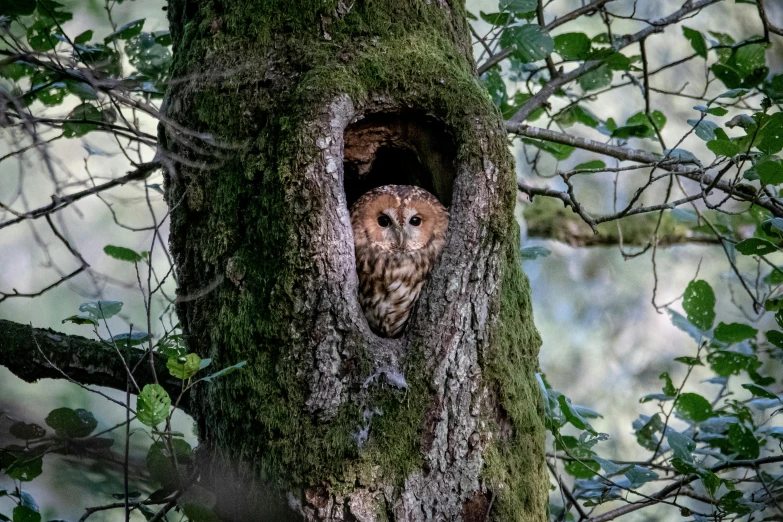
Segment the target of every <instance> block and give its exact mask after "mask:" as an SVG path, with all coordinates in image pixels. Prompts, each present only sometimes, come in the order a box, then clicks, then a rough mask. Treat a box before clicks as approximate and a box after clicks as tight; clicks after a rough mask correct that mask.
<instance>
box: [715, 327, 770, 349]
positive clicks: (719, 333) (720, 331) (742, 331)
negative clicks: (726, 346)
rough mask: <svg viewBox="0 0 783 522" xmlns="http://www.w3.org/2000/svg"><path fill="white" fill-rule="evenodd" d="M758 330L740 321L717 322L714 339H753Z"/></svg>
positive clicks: (728, 340)
mask: <svg viewBox="0 0 783 522" xmlns="http://www.w3.org/2000/svg"><path fill="white" fill-rule="evenodd" d="M758 333H759V331H758V330H756V329H755V328H753V327H751V326H748V325H746V324H741V323H731V324H726V323H719V324H718V326H717V327H716V328H715V339H717V340H719V341H722V342H724V343H730V344H734V343H739V342H742V341H744V340H745V339H753V338H755V337H756V334H758Z"/></svg>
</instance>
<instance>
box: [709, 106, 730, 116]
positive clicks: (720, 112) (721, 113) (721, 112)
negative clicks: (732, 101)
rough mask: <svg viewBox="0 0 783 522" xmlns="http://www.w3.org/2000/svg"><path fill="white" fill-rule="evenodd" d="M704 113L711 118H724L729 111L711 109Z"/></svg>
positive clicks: (721, 108) (720, 108)
mask: <svg viewBox="0 0 783 522" xmlns="http://www.w3.org/2000/svg"><path fill="white" fill-rule="evenodd" d="M704 112H706V113H707V114H712V115H713V116H725V115H727V114H728V113H729V111H728V110H727V109H724V108H723V107H712V108H710V109H705V110H704Z"/></svg>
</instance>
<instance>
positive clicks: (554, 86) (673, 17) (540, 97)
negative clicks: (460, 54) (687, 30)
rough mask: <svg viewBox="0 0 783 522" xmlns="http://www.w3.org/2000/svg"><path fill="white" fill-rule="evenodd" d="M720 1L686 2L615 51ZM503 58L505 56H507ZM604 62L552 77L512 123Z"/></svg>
mask: <svg viewBox="0 0 783 522" xmlns="http://www.w3.org/2000/svg"><path fill="white" fill-rule="evenodd" d="M720 1H721V0H699V1H697V2H692V3H691V2H686V3H685V5H683V6H682V8H680V9H678V10H677V11H675V12H673V13H672V14H670V15H669V16H667V17H664V18H661V19H660V20H657V21H655V22H652V23H650V25H649V26H648V27H645V28H644V29H642V30H641V31H639V32H637V33H634V34H632V35H629V36H626V37H625V38H623V39H622V40H621V41H620V42H619V43H617V44H615V45H614V46H613V48H614V50H615V51H619V50H620V49H623V48H624V47H627V46H629V45H630V44H632V43H636V42H638V41H640V40H643V39H644V38H647V37H648V36H650V35H651V34H653V33H662V32H663V31H664V29H666V27H667V26H668V25H671V24H673V23H676V22H678V21H679V20H680V19H681V18H682V17H683V16H685V15H687V14H689V13H692V12H693V11H698V10H699V9H701V8H703V7H707V6H708V5H710V4H714V3H716V2H720ZM501 54H503V53H498V54H496V55H495V56H494V57H493V58H497V57H499V56H500V55H501ZM509 54H510V51H509ZM503 58H505V56H504V57H503ZM500 60H502V58H499V59H498V60H497V61H500ZM496 63H497V62H496ZM603 64H604V60H590V61H587V62H585V63H584V64H582V65H581V66H580V67H577V68H576V69H574V70H573V71H571V72H569V73H568V74H563V75H561V76H558V77H557V78H553V79H551V80H550V81H549V82H547V84H546V85H545V86H544V87H542V88H541V90H540V91H538V92H537V93H536V94H534V95H533V96H532V97H531V98H530V99H529V100H528V101H527V102H525V104H524V105H522V107H521V108H520V109H519V110H518V111H517V112H516V113H515V114H514V115H513V116H511V118H509V120H508V121H509V122H510V123H521V122H523V121H525V120H526V119H527V117H528V116H530V114H531V113H532V112H533V111H534V110H536V109H538V108H539V107H541V106H542V105H544V104H545V103H546V101H547V100H548V99H549V97H550V96H552V94H554V93H555V91H557V90H558V89H560V88H561V87H562V86H564V85H566V84H568V83H570V82H572V81H574V80H576V79H577V78H579V77H580V76H583V75H585V74H587V73H589V72H590V71H594V70H595V69H598V68H599V67H600V66H601V65H603ZM493 65H494V64H493ZM485 70H486V69H485ZM479 72H481V69H479Z"/></svg>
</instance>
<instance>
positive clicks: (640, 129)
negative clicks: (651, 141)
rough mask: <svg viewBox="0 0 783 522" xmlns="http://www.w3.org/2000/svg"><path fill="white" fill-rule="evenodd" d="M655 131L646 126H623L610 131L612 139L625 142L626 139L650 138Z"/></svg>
mask: <svg viewBox="0 0 783 522" xmlns="http://www.w3.org/2000/svg"><path fill="white" fill-rule="evenodd" d="M654 135H655V131H654V130H653V129H652V127H650V126H648V125H623V126H622V127H618V128H616V129H615V130H614V131H612V134H611V136H612V138H617V139H621V140H627V139H628V138H650V137H652V136H654Z"/></svg>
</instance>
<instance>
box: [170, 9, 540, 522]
mask: <svg viewBox="0 0 783 522" xmlns="http://www.w3.org/2000/svg"><path fill="white" fill-rule="evenodd" d="M169 16H170V21H171V32H172V37H173V40H174V68H173V76H174V82H173V83H172V86H171V88H170V90H169V92H168V94H167V98H166V114H167V116H168V118H169V121H168V122H167V125H165V130H164V131H163V132H162V133H161V135H162V144H163V145H164V146H165V147H166V148H167V149H168V150H169V151H171V152H173V153H175V154H177V155H178V156H179V157H180V158H184V159H186V160H187V161H182V162H178V163H177V164H172V165H170V166H169V179H168V182H167V189H168V192H167V197H168V201H169V204H170V205H171V206H172V208H173V212H172V229H171V246H172V250H173V254H174V257H175V260H176V262H177V265H178V272H179V281H180V284H181V288H180V290H179V291H180V292H181V293H182V294H185V295H191V296H192V295H200V291H201V290H202V289H205V288H212V287H214V284H213V283H214V282H215V281H219V280H220V278H223V277H224V276H225V279H224V281H223V283H222V284H220V285H219V286H217V287H216V288H215V289H214V290H212V291H211V292H210V293H207V294H205V295H203V297H201V298H198V299H191V300H188V301H184V302H182V303H181V305H180V308H179V315H180V318H181V321H182V325H183V327H184V329H185V333H186V335H187V340H188V343H189V346H190V347H191V349H192V350H194V351H196V352H198V353H199V354H200V355H202V356H204V357H212V358H213V359H215V361H216V364H217V365H226V364H232V363H235V362H237V361H239V360H247V361H248V366H247V370H246V371H242V372H237V373H236V374H234V375H236V378H232V379H224V380H222V381H217V382H215V383H214V384H213V385H212V386H210V387H204V388H201V389H200V390H197V393H196V396H195V397H193V398H192V403H193V407H192V409H191V410H192V412H193V414H194V415H195V417H196V419H197V421H198V425H199V433H200V436H201V438H202V440H203V441H204V443H205V445H208V446H209V447H211V448H214V449H216V450H218V451H217V453H218V454H220V455H221V456H223V457H225V458H226V459H228V460H230V461H232V462H233V464H234V465H236V466H238V467H240V468H242V469H243V470H244V471H245V472H246V473H248V474H252V476H254V477H256V478H259V479H260V480H259V483H262V484H263V485H264V487H265V488H269V490H278V491H283V492H284V495H285V497H286V503H287V504H288V506H289V507H290V509H291V510H293V512H295V513H296V514H297V516H299V517H303V518H305V519H306V520H359V521H375V520H398V521H413V520H465V521H483V520H503V521H507V520H519V521H543V520H545V519H546V518H547V517H546V512H547V508H546V505H547V496H548V479H547V477H546V474H545V470H544V466H543V464H544V461H543V452H544V427H543V422H542V405H541V402H540V394H539V391H538V387H537V384H536V381H535V378H534V372H535V371H536V369H537V354H538V347H539V344H540V340H539V337H538V334H537V332H536V330H535V328H534V326H533V318H532V312H531V309H530V302H529V285H528V282H527V279H526V278H525V276H524V274H523V273H522V270H521V265H520V256H519V230H518V228H517V227H516V225H515V222H514V218H513V209H514V201H515V182H514V170H513V164H512V160H511V157H510V155H509V152H508V149H507V141H506V132H505V130H504V128H503V125H502V122H501V120H500V118H499V116H498V114H497V111H496V109H495V108H494V106H493V105H492V102H491V100H490V99H489V97H488V95H487V94H486V92H485V90H484V89H483V88H482V86H481V85H480V84H479V82H478V81H477V79H476V77H475V66H474V64H473V60H472V56H471V47H470V40H469V37H468V28H467V25H466V20H465V10H464V5H463V2H462V1H453V0H450V1H446V0H431V1H427V0H374V1H370V0H356V1H346V0H339V1H338V0H255V1H251V0H198V1H196V0H171V1H170V5H169ZM184 129H191V130H192V131H193V132H186V131H185V130H184ZM197 133H204V134H208V136H205V135H204V134H197ZM346 143H347V144H348V146H347V147H345V144H346ZM199 165H203V167H201V168H199ZM389 182H397V183H416V184H420V185H422V186H425V187H426V188H428V189H430V190H432V191H433V192H434V193H435V195H436V196H438V197H439V199H440V200H441V201H442V202H443V203H444V204H447V205H450V214H451V223H450V226H449V233H448V240H447V245H446V248H445V250H444V253H443V257H442V260H441V263H440V266H439V267H438V268H436V270H435V271H434V272H433V274H432V275H431V277H430V280H429V281H428V283H427V284H426V285H425V288H424V290H423V292H422V296H421V298H420V300H419V303H418V306H417V309H416V311H414V313H413V315H412V318H411V321H410V324H409V326H408V329H407V332H406V334H405V335H404V336H403V337H402V338H401V339H395V340H390V339H380V338H378V337H376V336H375V335H373V334H372V333H371V332H370V330H369V328H368V326H367V324H366V321H365V319H364V317H363V314H362V312H361V310H360V308H359V306H358V303H357V295H356V287H357V277H356V273H355V263H354V254H353V238H352V231H351V226H350V221H349V215H348V204H349V203H350V201H349V200H350V199H355V197H356V196H357V195H358V194H359V193H361V190H363V189H364V188H365V187H366V188H369V187H371V186H377V185H381V184H384V183H389ZM357 187H359V188H357ZM202 293H203V292H202ZM221 465H222V464H221V463H218V462H217V461H216V462H215V463H214V466H213V467H214V468H215V469H218V468H220V466H221ZM215 473H218V472H217V471H215ZM248 476H250V475H248ZM240 497H241V495H234V496H232V497H231V501H230V502H224V504H223V505H222V507H221V509H222V514H223V515H224V516H227V517H234V518H240V517H241V515H240V514H239V511H240V510H239V508H238V499H239V498H240ZM267 503H274V502H273V500H269V498H267ZM226 504H232V505H231V506H227V505H226ZM279 516H280V515H279V514H276V515H272V514H268V513H266V512H256V513H255V514H254V518H255V519H263V518H264V517H266V518H268V519H275V520H276V519H278V518H275V517H279Z"/></svg>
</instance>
